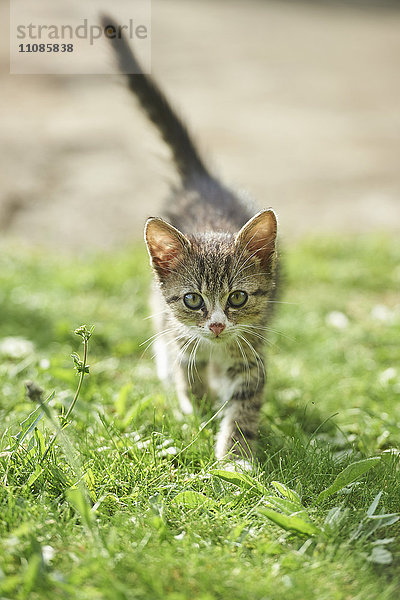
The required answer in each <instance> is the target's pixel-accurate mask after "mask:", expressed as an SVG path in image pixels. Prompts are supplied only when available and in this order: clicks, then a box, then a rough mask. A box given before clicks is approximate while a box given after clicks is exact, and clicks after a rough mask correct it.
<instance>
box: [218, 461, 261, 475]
mask: <svg viewBox="0 0 400 600" xmlns="http://www.w3.org/2000/svg"><path fill="white" fill-rule="evenodd" d="M221 464H222V466H223V467H224V469H225V471H231V472H232V473H251V472H253V473H254V472H255V471H256V468H257V464H256V462H255V461H254V460H248V459H246V458H232V459H231V460H229V461H226V462H222V463H221Z"/></svg>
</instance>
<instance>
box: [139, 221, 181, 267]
mask: <svg viewBox="0 0 400 600" xmlns="http://www.w3.org/2000/svg"><path fill="white" fill-rule="evenodd" d="M144 239H145V241H146V245H147V250H148V251H149V254H150V260H151V264H152V266H153V267H154V269H155V270H156V271H157V273H158V274H159V275H160V277H164V276H165V275H168V273H170V272H171V271H173V270H174V269H175V268H176V267H177V266H178V264H179V263H180V262H181V261H182V259H183V258H184V256H185V254H186V253H187V252H188V251H189V250H190V247H191V246H190V241H189V240H188V239H187V237H186V236H184V235H183V233H181V232H180V231H179V230H178V229H176V228H175V227H173V226H172V225H170V224H169V223H167V221H164V219H160V218H159V217H151V218H150V219H147V222H146V225H145V228H144Z"/></svg>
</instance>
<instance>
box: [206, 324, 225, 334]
mask: <svg viewBox="0 0 400 600" xmlns="http://www.w3.org/2000/svg"><path fill="white" fill-rule="evenodd" d="M209 328H210V329H211V331H212V332H213V333H214V335H215V337H218V336H219V334H220V333H222V332H223V330H224V329H225V325H224V324H223V323H211V325H209Z"/></svg>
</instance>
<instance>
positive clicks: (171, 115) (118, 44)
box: [101, 15, 211, 187]
mask: <svg viewBox="0 0 400 600" xmlns="http://www.w3.org/2000/svg"><path fill="white" fill-rule="evenodd" d="M101 23H102V26H103V27H104V28H107V27H109V26H111V27H113V28H114V31H118V32H119V31H120V28H119V26H118V24H117V23H116V22H115V21H114V19H112V18H111V17H109V16H108V15H102V16H101ZM108 39H109V41H110V43H111V45H112V47H113V49H114V52H115V54H116V58H117V62H118V66H119V68H120V70H121V72H123V73H125V77H126V78H127V81H128V85H129V88H130V90H131V91H132V92H134V94H136V96H137V98H138V99H139V102H140V104H141V106H142V108H143V109H144V111H145V112H146V113H147V116H148V117H149V119H150V120H151V121H152V122H153V123H154V125H156V127H157V128H158V129H159V131H160V133H161V135H162V137H163V139H164V141H165V142H166V143H167V144H168V145H169V146H170V148H171V150H172V154H173V157H174V161H175V164H176V166H177V169H178V172H179V174H180V176H181V179H182V183H183V184H184V186H185V187H192V184H193V183H194V180H195V179H196V178H197V177H199V176H200V177H201V176H206V177H208V178H211V176H210V174H209V173H208V170H207V168H206V167H205V165H204V163H203V161H202V159H201V158H200V156H199V154H198V152H197V150H196V148H195V146H194V143H193V141H192V140H191V137H190V135H189V133H188V131H187V129H186V127H185V125H184V124H183V123H182V121H181V120H180V118H179V117H178V116H177V115H176V114H175V112H174V111H173V109H172V108H171V106H170V104H169V103H168V100H167V99H166V97H165V96H164V94H163V93H162V92H161V90H160V89H159V87H158V86H157V84H156V83H155V82H154V81H153V79H152V78H151V77H150V76H149V75H145V74H144V73H143V71H142V68H141V66H140V64H139V63H138V61H137V60H136V57H135V55H134V54H133V52H132V50H131V48H130V46H129V44H128V41H127V39H126V37H125V36H124V34H123V33H122V32H121V36H120V37H119V34H118V37H115V38H108ZM129 71H130V72H132V71H134V72H135V73H137V74H135V75H132V74H130V73H129Z"/></svg>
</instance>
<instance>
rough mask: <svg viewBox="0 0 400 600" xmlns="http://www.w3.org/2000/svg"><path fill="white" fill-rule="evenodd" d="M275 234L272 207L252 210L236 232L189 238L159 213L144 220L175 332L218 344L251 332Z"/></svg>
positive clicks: (270, 281) (266, 289) (262, 308)
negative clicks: (243, 224)
mask: <svg viewBox="0 0 400 600" xmlns="http://www.w3.org/2000/svg"><path fill="white" fill-rule="evenodd" d="M275 238H276V219H275V215H274V213H273V212H272V211H263V212H261V213H259V214H258V215H256V216H255V217H254V218H253V219H251V220H250V221H249V222H248V223H246V225H245V226H244V227H243V228H242V229H241V230H240V232H239V233H238V234H237V235H236V236H234V235H231V234H227V233H215V232H210V233H206V234H203V235H201V236H196V237H192V238H190V239H189V238H187V237H186V236H184V235H183V234H182V233H180V232H179V231H178V230H176V229H175V228H173V227H172V226H171V225H169V224H168V223H166V222H165V221H163V220H161V219H151V220H149V221H148V224H147V227H146V242H147V246H148V249H149V253H150V257H151V262H152V265H153V268H154V270H155V272H156V275H157V277H158V279H159V282H160V284H161V285H160V288H161V291H162V294H163V297H164V300H165V302H166V304H167V306H168V308H169V311H170V315H171V317H172V318H173V320H174V321H175V324H176V327H177V329H178V331H179V333H180V334H181V335H182V334H183V335H184V337H186V336H187V337H192V336H195V337H196V338H201V339H202V340H204V341H207V342H209V343H212V344H219V345H220V344H224V342H225V343H226V342H228V343H229V342H230V341H232V340H233V339H236V338H237V337H239V336H240V335H243V334H244V333H246V332H247V333H254V334H256V333H257V329H258V327H257V326H260V325H262V321H263V318H264V317H265V314H266V310H267V307H268V299H269V297H270V296H271V293H272V290H273V285H274V258H275V252H274V251H275ZM258 333H259V332H258Z"/></svg>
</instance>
